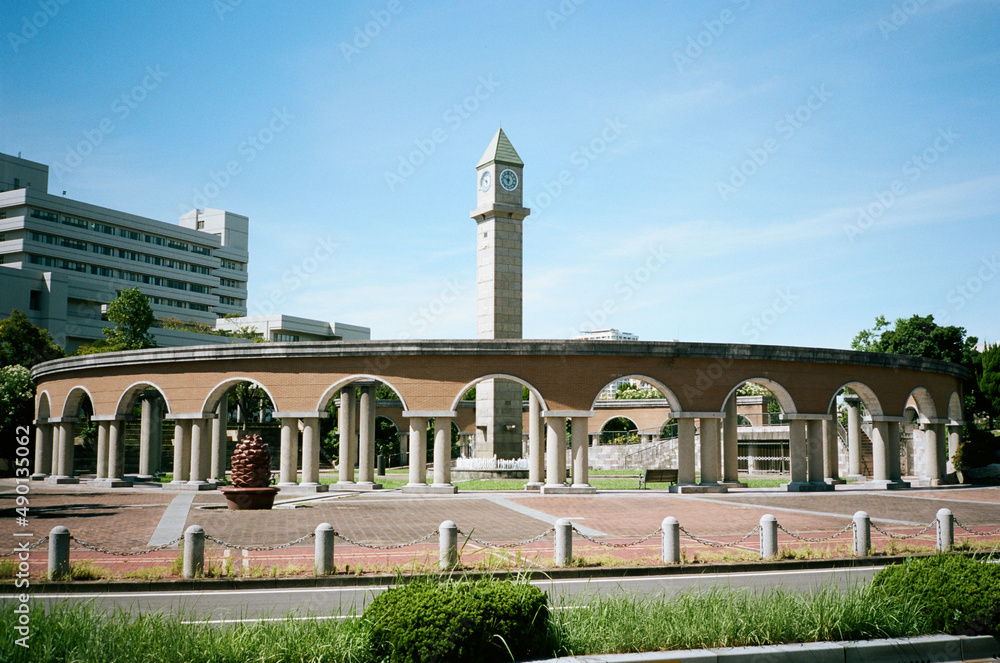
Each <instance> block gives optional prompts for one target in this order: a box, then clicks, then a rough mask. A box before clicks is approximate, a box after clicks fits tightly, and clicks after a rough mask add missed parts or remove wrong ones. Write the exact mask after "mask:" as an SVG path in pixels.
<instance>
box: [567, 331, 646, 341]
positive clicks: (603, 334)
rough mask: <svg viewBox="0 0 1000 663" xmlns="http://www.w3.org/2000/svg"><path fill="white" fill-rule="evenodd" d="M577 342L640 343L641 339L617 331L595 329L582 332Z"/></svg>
mask: <svg viewBox="0 0 1000 663" xmlns="http://www.w3.org/2000/svg"><path fill="white" fill-rule="evenodd" d="M575 340H578V341H638V340H639V337H638V336H637V335H635V334H630V333H628V332H623V331H618V330H617V329H595V330H593V331H586V332H582V333H581V334H580V335H579V336H577V337H576V339H575Z"/></svg>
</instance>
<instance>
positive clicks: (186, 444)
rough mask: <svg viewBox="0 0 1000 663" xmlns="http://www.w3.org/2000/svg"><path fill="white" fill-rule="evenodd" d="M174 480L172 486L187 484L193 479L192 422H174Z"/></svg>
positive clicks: (181, 420)
mask: <svg viewBox="0 0 1000 663" xmlns="http://www.w3.org/2000/svg"><path fill="white" fill-rule="evenodd" d="M173 473H174V478H173V480H172V481H171V482H170V483H171V484H183V483H187V481H188V479H189V478H191V420H190V419H177V420H175V421H174V467H173Z"/></svg>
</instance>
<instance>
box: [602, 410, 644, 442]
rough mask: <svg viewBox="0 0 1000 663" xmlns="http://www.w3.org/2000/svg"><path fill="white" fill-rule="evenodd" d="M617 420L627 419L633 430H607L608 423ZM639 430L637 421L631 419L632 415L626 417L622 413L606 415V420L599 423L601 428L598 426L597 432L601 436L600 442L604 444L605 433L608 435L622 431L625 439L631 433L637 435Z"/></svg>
mask: <svg viewBox="0 0 1000 663" xmlns="http://www.w3.org/2000/svg"><path fill="white" fill-rule="evenodd" d="M618 420H624V421H627V422H628V423H630V424H631V425H632V426H633V427H634V430H625V431H609V430H607V427H608V424H610V423H611V422H613V421H618ZM641 430H642V429H641V428H640V426H639V423H638V422H637V421H635V420H634V419H632V417H626V416H624V415H617V416H614V417H608V419H607V421H605V422H604V423H603V424H601V428H600V431H599V432H598V434H599V435H600V437H601V443H602V444H605V443H606V442H605V439H604V436H605V435H610V434H614V433H624V434H625V435H626V439H628V436H629V435H632V434H634V435H637V436H638V435H639V434H640V431H641Z"/></svg>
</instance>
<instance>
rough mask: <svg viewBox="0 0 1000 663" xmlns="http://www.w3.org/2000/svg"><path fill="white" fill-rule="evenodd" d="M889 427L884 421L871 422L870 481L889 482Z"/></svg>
mask: <svg viewBox="0 0 1000 663" xmlns="http://www.w3.org/2000/svg"><path fill="white" fill-rule="evenodd" d="M888 447H889V425H888V422H886V421H872V480H873V481H875V482H880V483H885V482H887V481H889V466H888V464H887V461H888V459H889V448H888Z"/></svg>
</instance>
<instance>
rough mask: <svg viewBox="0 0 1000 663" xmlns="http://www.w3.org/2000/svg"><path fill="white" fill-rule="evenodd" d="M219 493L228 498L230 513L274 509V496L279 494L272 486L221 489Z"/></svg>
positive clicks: (227, 504)
mask: <svg viewBox="0 0 1000 663" xmlns="http://www.w3.org/2000/svg"><path fill="white" fill-rule="evenodd" d="M219 492H220V493H222V494H223V495H225V496H226V507H227V508H228V509H229V510H230V511H254V510H262V509H270V508H271V507H273V506H274V496H275V495H277V494H278V489H277V488H273V487H271V486H264V487H263V488H220V489H219Z"/></svg>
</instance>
